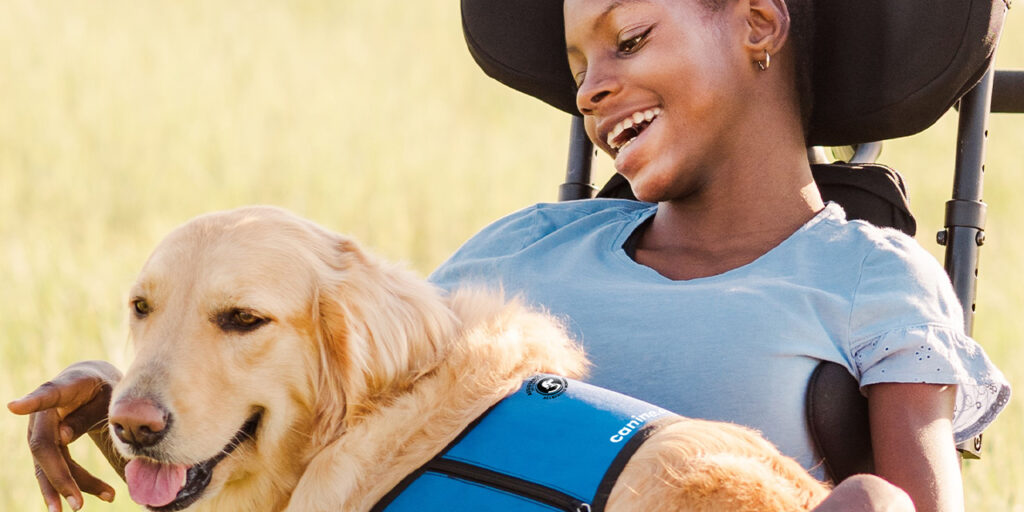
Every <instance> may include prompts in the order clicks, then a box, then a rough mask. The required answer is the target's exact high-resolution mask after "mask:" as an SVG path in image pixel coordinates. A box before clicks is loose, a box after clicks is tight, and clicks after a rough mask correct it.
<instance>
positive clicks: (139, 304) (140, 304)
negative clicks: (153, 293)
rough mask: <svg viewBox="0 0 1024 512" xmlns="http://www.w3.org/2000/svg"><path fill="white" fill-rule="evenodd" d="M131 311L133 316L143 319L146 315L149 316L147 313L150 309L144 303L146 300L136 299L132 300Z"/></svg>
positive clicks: (147, 303) (146, 302)
mask: <svg viewBox="0 0 1024 512" xmlns="http://www.w3.org/2000/svg"><path fill="white" fill-rule="evenodd" d="M132 311H133V312H135V316H137V317H139V318H144V317H146V316H147V315H149V313H150V312H151V311H152V308H151V307H150V306H149V302H148V301H146V299H143V298H142V297H137V298H135V299H132Z"/></svg>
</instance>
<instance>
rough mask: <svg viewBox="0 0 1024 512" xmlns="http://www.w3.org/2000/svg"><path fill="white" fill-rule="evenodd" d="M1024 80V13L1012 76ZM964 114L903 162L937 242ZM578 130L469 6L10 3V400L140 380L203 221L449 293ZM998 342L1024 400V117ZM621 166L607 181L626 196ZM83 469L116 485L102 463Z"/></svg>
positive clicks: (976, 480)
mask: <svg viewBox="0 0 1024 512" xmlns="http://www.w3.org/2000/svg"><path fill="white" fill-rule="evenodd" d="M997 64H998V65H999V66H1000V67H1002V68H1017V69H1024V12H1021V9H1020V8H1019V7H1018V8H1017V9H1015V10H1012V12H1011V14H1010V15H1009V19H1008V20H1007V23H1006V31H1005V32H1004V36H1003V41H1002V44H1001V47H1000V50H999V53H998V55H997ZM955 130H956V118H955V115H947V116H946V117H945V118H943V119H942V120H941V121H940V122H939V123H937V124H936V125H935V126H933V127H932V128H930V129H928V130H927V131H926V132H924V133H922V134H919V135H915V136H913V137H909V138H905V139H900V140H896V141H890V142H887V143H886V145H885V148H884V150H883V153H882V158H881V159H880V160H881V161H882V162H884V163H887V164H889V165H892V166H893V167H895V168H896V169H899V170H900V171H901V172H902V173H903V175H904V177H905V178H906V180H907V182H908V184H909V188H910V192H911V201H912V204H913V206H914V210H915V213H916V215H917V216H918V223H919V230H918V232H919V239H920V241H921V243H922V245H924V246H925V247H927V248H929V249H930V250H931V251H932V252H933V254H935V255H936V257H938V258H940V259H941V257H942V251H941V247H939V246H937V245H936V244H935V242H934V235H935V233H936V232H937V231H938V230H939V229H940V228H941V226H942V214H943V209H944V202H945V201H946V199H947V198H948V195H949V194H950V191H951V177H952V166H953V160H954V136H955ZM568 132H569V118H568V117H567V116H566V115H565V114H562V113H559V112H557V111H555V110H554V109H552V108H550V107H547V106H546V105H544V104H542V103H540V102H539V101H537V100H534V99H532V98H529V97H526V96H523V95H521V94H518V93H515V92H513V91H511V90H510V89H506V88H504V87H503V86H501V85H499V84H498V83H497V82H493V81H491V80H490V79H488V78H487V77H486V76H484V75H483V73H482V72H480V71H479V70H478V69H477V68H476V66H475V64H474V63H473V61H472V59H471V58H470V56H469V54H468V52H467V51H466V49H465V45H464V42H463V40H462V32H461V28H460V23H459V12H458V2H457V1H456V0H417V1H415V2H409V1H408V0H374V1H372V2H365V1H363V2H357V1H353V0H333V1H329V0H295V1H291V2H276V1H270V0H224V1H218V2H204V1H198V0H178V1H175V2H139V1H131V0H88V1H85V0H60V1H57V0H4V1H3V2H0V370H2V371H0V399H2V401H3V402H4V403H6V402H7V401H8V400H11V399H13V398H16V397H18V396H21V395H22V394H24V393H26V392H28V391H30V390H31V389H33V388H34V387H35V386H36V385H37V384H39V383H41V382H43V381H44V380H46V379H47V378H49V377H51V376H52V375H54V374H55V373H56V372H58V371H59V370H60V369H62V368H64V367H65V366H67V365H68V364H70V363H72V362H74V361H78V360H81V359H95V358H102V359H107V360H111V361H113V362H115V363H116V364H117V365H119V366H120V367H122V368H124V367H125V366H126V363H127V362H128V360H129V359H130V351H129V349H128V347H127V344H126V338H127V336H126V322H125V313H124V312H125V310H126V309H125V307H124V305H125V303H126V300H127V297H126V294H127V290H128V288H129V286H130V285H131V283H132V280H133V278H134V275H135V273H136V272H137V271H138V269H139V268H140V267H141V265H142V263H143V261H144V260H145V258H146V256H147V255H148V253H149V251H150V250H151V249H152V248H153V247H154V246H155V245H156V243H157V242H158V241H159V240H160V239H161V238H162V237H163V235H165V234H166V233H167V232H168V231H170V230H171V229H172V228H173V227H174V226H176V225H178V224H180V223H182V222H184V221H186V220H188V219H189V218H191V217H193V216H194V215H197V214H199V213H202V212H207V211H210V210H217V209H225V208H231V207H235V206H239V205H243V204H253V203H265V204H275V205H279V206H283V207H286V208H289V209H291V210H293V211H295V212H297V213H299V214H301V215H303V216H306V217H309V218H311V219H313V220H315V221H317V222H319V223H321V224H323V225H325V226H327V227H329V228H331V229H333V230H336V231H341V232H345V233H349V234H351V235H354V236H356V237H357V238H359V239H360V240H362V241H363V242H364V243H365V244H367V245H368V246H370V247H372V248H374V249H375V250H376V251H377V252H378V253H380V254H382V255H383V256H386V257H388V258H390V259H393V260H399V261H405V262H407V263H408V265H409V266H411V267H412V268H414V269H415V270H417V271H418V272H419V273H421V274H424V275H425V274H426V273H428V272H429V271H430V270H431V269H433V268H434V267H435V266H436V265H438V264H439V263H440V262H441V261H443V260H444V258H445V257H446V256H447V255H448V254H450V253H451V252H452V251H453V250H454V249H455V248H456V247H458V246H459V244H460V243H461V242H463V241H464V240H465V239H466V238H467V237H469V236H470V235H471V234H473V233H474V232H475V231H476V230H478V229H479V228H481V227H483V226H484V225H486V224H487V223H489V222H490V221H492V220H494V219H496V218H498V217H500V216H502V215H504V214H507V213H510V212H512V211H513V210H516V209H518V208H521V207H524V206H527V205H529V204H531V203H534V202H538V201H553V200H555V198H556V196H557V187H558V184H559V183H560V182H561V179H562V174H563V172H564V168H565V154H566V145H567V142H566V140H567V135H568ZM990 133H991V137H990V145H989V151H988V164H987V170H988V172H987V176H986V191H987V193H986V197H985V199H986V201H987V202H988V204H989V218H988V226H987V234H988V242H987V243H986V245H985V246H984V248H983V251H982V260H981V276H980V279H981V282H980V284H979V293H978V316H977V325H976V331H975V337H976V338H978V339H979V341H981V342H982V344H983V345H984V346H985V348H986V350H987V351H988V353H989V355H990V356H991V357H992V358H993V359H994V360H995V361H996V363H997V364H998V365H999V366H1000V367H1001V368H1002V369H1003V371H1004V372H1005V373H1006V374H1007V376H1008V377H1009V379H1010V381H1011V382H1012V384H1013V385H1014V387H1015V388H1016V390H1017V392H1018V394H1020V393H1024V342H1022V337H1024V336H1022V333H1024V314H1022V311H1021V309H1022V306H1024V286H1022V285H1024V269H1022V268H1021V263H1022V262H1024V238H1022V237H1021V236H1020V232H1021V225H1022V223H1024V201H1020V200H1019V196H1020V191H1021V190H1024V163H1022V162H1024V158H1022V155H1021V151H1022V149H1024V116H1022V115H1018V116H1016V117H1015V116H1010V115H1003V116H994V117H993V119H992V120H991V124H990ZM609 169H610V166H609V164H608V162H606V161H602V164H600V165H599V166H598V171H597V174H598V175H597V177H596V181H599V182H602V183H603V180H604V178H605V177H607V175H608V174H609V172H610V171H609ZM26 425H27V421H26V419H25V418H21V417H16V416H14V415H11V414H9V413H7V411H3V412H0V446H4V447H5V450H6V452H5V455H4V457H3V458H4V460H5V462H3V463H2V464H0V510H4V511H14V510H44V508H45V507H44V506H43V503H42V500H41V499H40V498H39V494H38V490H37V486H36V483H35V479H34V476H33V471H32V463H31V459H30V457H29V453H28V448H27V445H26V443H25V428H26ZM1022 433H1024V398H1021V397H1017V398H1016V399H1014V400H1013V401H1011V404H1010V406H1009V408H1008V409H1007V410H1006V411H1005V412H1004V413H1003V414H1002V416H1001V417H1000V419H999V420H998V421H997V422H996V423H995V425H994V426H993V427H992V428H991V429H990V430H989V431H988V432H987V433H986V436H985V439H986V447H985V457H984V459H983V460H981V461H970V462H966V463H965V466H964V471H965V481H966V489H967V503H968V509H969V510H985V511H1024V437H1022ZM78 444H79V445H81V446H77V445H76V446H74V447H73V449H72V452H73V453H74V454H76V455H77V456H78V457H79V458H80V459H81V460H82V461H83V464H84V465H85V466H86V467H89V468H96V469H97V472H98V473H99V474H101V475H103V476H104V477H105V479H106V480H108V481H110V482H112V483H116V484H117V489H118V493H119V498H118V499H117V500H116V503H115V504H114V505H108V504H105V503H102V502H100V501H98V500H96V499H94V498H87V500H86V508H87V510H138V508H137V507H136V506H135V505H134V504H132V503H131V501H130V500H129V499H128V493H127V491H126V489H125V488H124V486H123V484H121V482H120V481H119V480H118V478H117V477H116V475H114V473H113V472H112V471H111V470H108V469H106V464H105V463H104V462H103V461H102V459H101V458H100V457H99V456H98V455H97V454H96V453H95V450H92V449H91V446H89V445H88V443H78Z"/></svg>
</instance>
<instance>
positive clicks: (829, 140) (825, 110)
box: [461, 0, 1009, 146]
mask: <svg viewBox="0 0 1024 512" xmlns="http://www.w3.org/2000/svg"><path fill="white" fill-rule="evenodd" d="M461 2H462V26H463V32H464V34H465V37H466V43H467V44H468V46H469V51H470V53H471V54H472V55H473V58H474V59H475V60H476V62H477V63H478V64H479V65H480V67H481V68H483V70H484V71H485V72H486V73H487V74H488V75H490V76H491V77H493V78H495V79H497V80H498V81H500V82H502V83H504V84H505V85H508V86H509V87H512V88H514V89H517V90H519V91H522V92H524V93H526V94H529V95H531V96H534V97H536V98H539V99H541V100H543V101H545V102H547V103H549V104H551V105H553V106H555V107H557V108H559V109H561V110H564V111H566V112H568V113H570V114H574V115H578V112H577V111H576V101H575V87H574V85H573V81H572V76H571V73H570V71H569V65H568V62H567V60H566V57H565V36H564V34H563V17H562V2H561V1H560V0H461ZM1008 5H1009V1H1008V0H815V3H814V10H815V27H816V36H815V38H814V42H813V46H814V59H813V68H814V73H813V75H814V76H813V80H812V82H813V89H814V110H813V114H812V117H811V123H810V127H809V133H808V144H809V145H828V146H840V145H847V144H856V143H862V142H870V141H876V140H884V139H891V138H895V137H902V136H905V135H910V134H913V133H917V132H919V131H921V130H923V129H925V128H927V127H928V126H930V125H931V124H932V123H934V122H935V121H936V120H937V119H938V118H939V117H940V116H942V114H943V113H945V112H946V111H947V110H949V107H951V106H952V105H953V103H954V102H955V101H956V100H957V99H958V98H959V97H960V96H961V95H962V94H963V93H965V92H967V91H968V90H969V89H970V88H971V87H973V86H974V85H975V84H976V83H977V81H978V80H979V79H980V78H981V76H982V74H984V71H985V70H986V69H987V68H988V65H989V63H990V62H991V59H992V54H993V52H994V50H995V45H996V40H997V39H998V34H999V31H1000V29H1001V28H1002V24H1003V19H1004V17H1005V15H1006V10H1007V8H1008Z"/></svg>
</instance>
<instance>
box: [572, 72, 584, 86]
mask: <svg viewBox="0 0 1024 512" xmlns="http://www.w3.org/2000/svg"><path fill="white" fill-rule="evenodd" d="M586 77H587V72H586V71H580V72H579V73H576V75H575V76H573V79H574V80H575V81H576V88H577V89H579V88H580V86H581V85H583V79H584V78H586Z"/></svg>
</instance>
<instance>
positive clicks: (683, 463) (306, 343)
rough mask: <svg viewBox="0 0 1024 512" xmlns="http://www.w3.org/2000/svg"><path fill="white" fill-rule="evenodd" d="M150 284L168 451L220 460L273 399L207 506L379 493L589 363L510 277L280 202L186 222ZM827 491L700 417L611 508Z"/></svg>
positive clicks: (142, 336) (751, 506)
mask: <svg viewBox="0 0 1024 512" xmlns="http://www.w3.org/2000/svg"><path fill="white" fill-rule="evenodd" d="M132 294H133V297H145V298H146V300H147V301H148V302H149V303H150V305H151V308H152V313H151V314H149V315H148V316H146V317H145V318H142V319H135V320H133V322H132V327H131V331H132V338H133V341H134V345H135V348H136V359H135V361H134V362H133V364H132V365H131V367H130V368H129V370H128V372H127V373H126V375H125V379H124V380H123V381H122V383H121V384H120V385H119V386H118V387H117V389H116V390H115V400H116V399H117V398H118V397H120V396H126V395H132V396H145V397H150V398H153V399H155V400H159V401H160V403H162V404H163V405H164V406H165V407H167V408H168V409H169V410H170V411H171V412H172V414H173V415H174V422H173V424H172V426H171V428H170V430H169V432H168V434H167V435H166V437H165V438H164V440H163V441H162V442H161V444H160V445H159V449H160V456H159V458H161V459H162V460H166V461H173V462H178V463H187V464H192V463H197V462H200V461H203V460H206V459H209V458H210V457H212V456H213V455H214V454H216V453H217V452H218V451H219V450H220V449H222V448H223V446H224V445H225V444H226V443H227V442H228V440H229V439H230V438H231V437H232V436H233V435H234V433H235V432H236V431H237V430H238V428H239V426H240V425H241V424H242V423H243V422H244V421H245V419H246V418H248V417H249V416H250V415H251V414H252V413H253V412H254V411H262V413H263V416H262V420H261V423H260V427H259V430H258V432H257V434H256V438H255V440H251V441H247V442H245V443H243V444H242V445H241V446H240V447H239V448H238V449H237V450H235V452H234V453H232V454H231V456H229V457H228V458H227V459H225V460H224V461H222V462H221V463H220V464H218V465H217V466H216V468H215V470H214V473H213V478H212V480H211V484H210V485H209V487H208V488H207V489H206V490H205V492H204V495H203V496H204V497H203V498H202V499H201V500H199V501H198V502H197V503H195V504H194V505H193V506H192V507H190V508H189V510H196V511H200V510H201V511H206V510H210V511H214V510H252V511H258V510H268V511H270V510H288V511H294V512H298V511H302V512H312V511H336V510H343V511H363V510H368V509H369V508H370V507H371V506H372V505H373V504H374V503H375V502H376V501H377V500H378V499H379V498H380V497H382V496H383V495H384V494H385V493H387V492H388V491H389V490H390V489H391V488H392V487H393V486H394V485H395V484H397V483H398V482H399V481H401V480H402V478H404V477H405V476H406V475H407V474H408V473H410V472H412V471H413V470H415V469H416V468H417V467H419V466H420V465H422V464H423V463H425V462H426V461H427V460H429V459H430V458H431V457H432V456H433V455H434V454H436V453H437V452H438V451H439V450H440V449H442V448H443V447H444V446H445V445H447V444H448V443H449V442H450V441H452V440H453V439H454V438H455V436H456V435H457V434H458V433H459V432H460V431H461V430H462V429H463V428H464V427H465V426H466V425H468V424H469V423H470V422H471V421H472V420H473V419H475V418H476V417H477V416H479V415H480V414H481V413H483V412H484V411H485V410H486V409H487V408H489V407H490V406H491V405H492V404H494V403H495V402H497V401H498V400H500V399H501V398H502V397H504V396H505V395H507V394H509V393H511V392H512V391H514V390H515V389H517V388H518V387H519V386H520V385H521V383H522V381H523V380H524V379H525V378H527V377H529V376H530V375H532V374H534V373H537V372H549V373H556V374H561V375H565V376H568V377H577V378H578V377H582V376H583V375H584V373H585V370H586V366H587V363H586V360H585V358H584V355H583V353H582V351H581V349H580V348H579V347H578V346H577V345H576V344H575V343H573V342H572V341H571V340H570V339H569V338H568V337H567V336H566V333H565V332H564V331H563V329H562V328H561V326H560V325H559V324H558V323H557V322H555V321H553V319H552V318H550V317H549V316H548V315H546V314H544V313H541V312H537V311H534V310H530V309H528V308H526V307H524V306H523V305H522V304H520V303H519V302H517V301H515V300H512V301H507V300H505V299H503V298H502V297H501V295H500V293H494V292H485V291H481V290H462V291H458V292H455V293H453V294H451V295H450V296H444V295H442V294H441V293H439V292H438V290H436V289H434V288H433V287H432V286H431V285H429V284H427V283H426V282H424V281H423V280H422V279H419V278H417V277H415V276H414V275H412V274H411V273H410V272H408V271H406V270H404V269H401V268H398V267H396V266H394V265H391V264H388V263H385V262H382V261H380V260H378V259H377V258H375V257H373V256H372V255H370V254H368V253H367V252H365V251H363V250H361V249H360V248H359V247H358V246H357V245H356V244H355V243H354V242H353V241H351V240H349V239H347V238H344V237H342V236H340V235H336V234H333V233H330V232H328V231H326V230H324V229H322V228H320V227H318V226H316V225H315V224H313V223H311V222H309V221H306V220H303V219H300V218H298V217H295V216H294V215H291V214H289V213H287V212H284V211H282V210H278V209H274V208H266V207H254V208H244V209H239V210H233V211H229V212H222V213H215V214H210V215H206V216H202V217H199V218H197V219H195V220H193V221H192V222H190V223H188V224H186V225H185V226H183V227H181V228H179V229H178V230H176V231H175V232H173V233H172V234H171V235H169V236H168V238H167V239H166V240H165V241H164V242H162V243H161V244H160V246H159V247H158V248H157V249H156V251H155V252H154V254H153V255H152V256H151V257H150V259H149V261H148V262H147V263H146V265H145V267H144V268H143V270H142V272H141V274H140V276H139V280H138V283H137V284H136V287H135V289H134V290H133V292H132ZM230 308H245V309H247V310H251V311H253V312H255V313H256V314H258V315H260V316H261V317H264V318H268V319H270V321H269V322H268V323H266V324H265V325H263V326H262V327H260V328H259V329H256V330H254V331H251V332H248V333H242V334H240V333H237V332H226V331H224V330H223V329H221V328H219V327H218V325H217V324H216V322H213V321H212V318H214V317H215V316H216V314H217V313H218V312H223V311H225V310H229V309H230ZM122 448H124V447H122ZM826 493H827V491H826V489H825V487H824V486H822V485H821V484H820V483H818V482H817V481H816V480H814V479H813V478H812V477H810V476H809V475H808V474H807V473H806V472H805V471H803V469H801V468H800V467H799V465H798V464H796V462H794V461H792V460H790V459H788V458H784V457H782V456H781V455H780V454H779V453H778V452H777V450H775V448H774V447H773V446H771V445H770V444H769V443H767V442H766V441H764V440H763V439H762V438H760V437H759V436H758V435H757V434H756V433H755V432H753V431H751V430H749V429H745V428H742V427H737V426H733V425H726V424H719V423H711V422H705V421H698V420H683V421H681V422H679V423H675V424H673V425H672V426H670V427H667V428H663V429H661V430H659V431H658V432H657V433H656V434H655V435H654V436H653V437H652V438H651V439H650V440H649V441H648V442H647V443H645V444H644V445H643V446H642V448H641V449H640V450H639V452H638V453H637V454H636V456H635V457H634V458H633V459H632V461H631V462H630V463H629V464H628V465H627V466H626V468H625V470H624V471H623V473H622V476H621V478H620V480H619V482H618V484H617V485H616V486H615V488H614V490H613V492H612V496H611V499H610V502H609V506H608V510H611V511H633V510H636V511H641V510H642V511H650V510H680V511H682V510H688V511H706V510H707V511H710V510H742V511H747V510H749V511H755V510H756V511H769V510H805V509H808V508H810V507H811V506H813V505H814V504H816V503H817V502H818V501H820V500H821V499H822V498H823V497H824V495H825V494H826Z"/></svg>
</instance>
